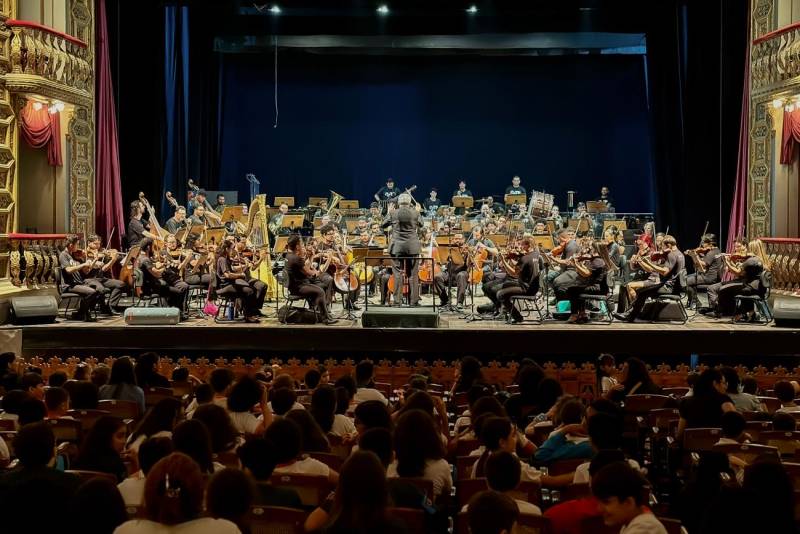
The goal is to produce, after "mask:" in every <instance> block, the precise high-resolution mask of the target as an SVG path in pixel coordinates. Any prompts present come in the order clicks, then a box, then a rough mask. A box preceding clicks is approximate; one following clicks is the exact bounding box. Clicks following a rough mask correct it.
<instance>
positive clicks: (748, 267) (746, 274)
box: [741, 256, 764, 284]
mask: <svg viewBox="0 0 800 534" xmlns="http://www.w3.org/2000/svg"><path fill="white" fill-rule="evenodd" d="M762 272H764V264H763V263H761V260H760V259H759V258H757V257H756V256H750V257H749V258H747V259H746V260H744V262H742V275H741V277H742V278H744V281H745V283H747V284H749V283H751V282H755V281H756V280H758V279H759V277H760V276H761V273H762Z"/></svg>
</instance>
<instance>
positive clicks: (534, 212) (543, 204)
mask: <svg viewBox="0 0 800 534" xmlns="http://www.w3.org/2000/svg"><path fill="white" fill-rule="evenodd" d="M554 199H555V197H554V196H553V195H551V194H549V193H545V192H543V191H532V192H531V201H530V202H531V216H533V217H547V216H549V215H550V210H551V209H552V208H553V202H554Z"/></svg>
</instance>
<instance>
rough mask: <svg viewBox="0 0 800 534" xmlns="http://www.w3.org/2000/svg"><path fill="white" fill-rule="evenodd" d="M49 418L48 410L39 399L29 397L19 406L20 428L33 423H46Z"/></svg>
mask: <svg viewBox="0 0 800 534" xmlns="http://www.w3.org/2000/svg"><path fill="white" fill-rule="evenodd" d="M46 417H47V408H46V407H45V405H44V402H42V401H40V400H39V399H37V398H34V397H32V396H28V398H27V399H25V400H24V401H22V404H20V406H19V420H18V423H19V426H21V427H23V426H25V425H29V424H31V423H37V422H39V421H44V420H45V418H46Z"/></svg>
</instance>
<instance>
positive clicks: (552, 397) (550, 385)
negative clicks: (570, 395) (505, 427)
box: [526, 378, 564, 431]
mask: <svg viewBox="0 0 800 534" xmlns="http://www.w3.org/2000/svg"><path fill="white" fill-rule="evenodd" d="M536 395H537V398H538V399H539V404H538V406H537V409H536V410H537V411H538V412H539V413H538V414H536V415H535V416H534V417H533V419H531V420H530V421H531V422H530V423H529V424H530V425H534V426H535V425H536V423H542V422H545V421H550V420H551V418H552V412H551V410H552V409H553V407H554V406H555V405H556V403H557V402H558V399H560V398H562V397H563V396H564V390H563V389H561V383H560V382H559V381H558V380H556V379H555V378H544V379H542V381H541V382H539V387H538V388H537V393H536ZM526 431H527V429H526Z"/></svg>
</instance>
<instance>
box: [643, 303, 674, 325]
mask: <svg viewBox="0 0 800 534" xmlns="http://www.w3.org/2000/svg"><path fill="white" fill-rule="evenodd" d="M639 318H640V319H643V320H645V321H656V322H669V321H680V322H683V314H682V313H681V309H680V307H679V306H678V303H677V302H669V301H661V302H653V301H650V302H648V303H647V304H645V305H644V307H643V308H642V313H641V314H640V315H639Z"/></svg>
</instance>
